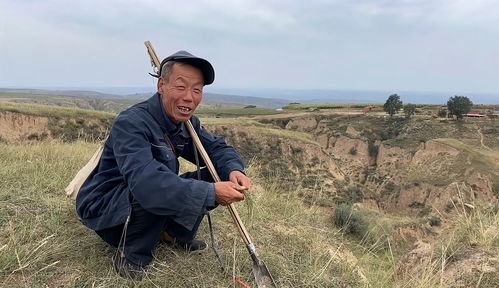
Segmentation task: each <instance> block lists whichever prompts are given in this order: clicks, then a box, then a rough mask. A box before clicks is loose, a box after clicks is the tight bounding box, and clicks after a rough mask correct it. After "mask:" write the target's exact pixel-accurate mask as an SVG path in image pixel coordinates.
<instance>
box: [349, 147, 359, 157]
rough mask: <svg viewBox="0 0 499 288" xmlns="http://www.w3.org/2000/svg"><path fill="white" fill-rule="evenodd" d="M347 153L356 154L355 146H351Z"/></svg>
mask: <svg viewBox="0 0 499 288" xmlns="http://www.w3.org/2000/svg"><path fill="white" fill-rule="evenodd" d="M348 153H350V154H351V155H354V156H355V155H357V147H355V146H354V147H352V148H350V151H348Z"/></svg>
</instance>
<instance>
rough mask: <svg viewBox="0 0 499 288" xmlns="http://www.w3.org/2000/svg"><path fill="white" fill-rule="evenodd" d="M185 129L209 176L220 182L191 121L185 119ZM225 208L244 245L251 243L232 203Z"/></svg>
mask: <svg viewBox="0 0 499 288" xmlns="http://www.w3.org/2000/svg"><path fill="white" fill-rule="evenodd" d="M185 124H186V126H187V130H189V134H191V137H192V140H193V141H194V144H195V145H196V148H197V149H198V151H199V153H200V154H201V158H203V160H204V163H205V164H206V167H207V168H208V170H209V171H210V174H211V177H213V179H214V180H215V182H220V181H221V180H220V176H218V173H217V170H216V169H215V166H214V165H213V162H211V159H210V156H209V155H208V153H206V150H205V149H204V147H203V144H202V143H201V140H200V139H199V137H198V135H197V133H196V131H195V130H194V126H192V123H191V121H190V120H189V121H187V122H186V123H185ZM227 208H229V212H230V216H232V220H234V223H235V224H236V227H237V229H238V230H239V233H240V234H241V237H242V238H243V240H244V243H245V244H246V245H249V244H251V243H252V242H251V238H250V236H249V234H248V231H246V228H245V227H244V225H243V222H242V221H241V218H240V217H239V214H238V213H237V210H236V207H234V204H232V203H231V204H229V205H227Z"/></svg>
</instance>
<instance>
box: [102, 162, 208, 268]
mask: <svg viewBox="0 0 499 288" xmlns="http://www.w3.org/2000/svg"><path fill="white" fill-rule="evenodd" d="M201 172H202V173H201V179H206V180H208V181H210V182H213V179H212V178H211V176H210V175H209V174H208V173H207V172H208V171H206V169H201ZM194 175H195V173H192V172H191V173H186V174H184V175H182V177H185V178H194ZM131 207H132V212H131V215H130V219H129V222H128V225H127V224H126V223H125V224H121V225H118V226H115V227H111V228H108V229H104V230H99V231H95V232H96V233H97V234H98V235H99V236H100V237H101V238H102V239H103V240H104V241H106V242H107V243H109V244H110V245H112V246H114V247H118V248H120V249H122V250H123V251H124V253H125V257H126V259H127V260H129V261H131V262H132V263H134V264H136V265H140V266H145V265H147V264H149V263H150V262H151V261H152V259H153V257H152V252H153V250H154V247H155V246H156V244H157V243H158V241H159V240H160V235H161V232H163V231H165V232H167V233H168V234H169V235H170V236H172V237H174V238H176V240H178V241H181V242H188V241H190V240H192V239H194V237H196V233H197V231H198V228H199V225H200V224H201V221H202V220H203V217H204V214H202V215H199V217H198V219H197V221H196V224H195V225H194V228H193V229H192V230H187V229H186V228H185V227H183V226H182V225H179V224H177V223H176V222H174V221H173V220H172V219H171V218H169V217H166V216H161V215H156V214H152V213H150V212H148V211H146V210H145V209H144V208H143V207H142V206H140V204H139V203H138V202H137V201H136V200H135V199H131ZM120 242H121V243H120Z"/></svg>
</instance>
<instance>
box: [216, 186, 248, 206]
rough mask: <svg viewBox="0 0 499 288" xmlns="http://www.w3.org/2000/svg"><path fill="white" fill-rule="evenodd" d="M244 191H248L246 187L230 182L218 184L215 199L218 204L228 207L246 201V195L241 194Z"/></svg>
mask: <svg viewBox="0 0 499 288" xmlns="http://www.w3.org/2000/svg"><path fill="white" fill-rule="evenodd" d="M244 190H246V187H244V186H240V185H239V184H234V183H232V182H230V181H224V182H216V183H215V198H216V201H217V203H218V204H220V205H223V206H226V205H229V204H232V203H234V202H237V201H241V200H244V194H243V193H241V192H240V191H244Z"/></svg>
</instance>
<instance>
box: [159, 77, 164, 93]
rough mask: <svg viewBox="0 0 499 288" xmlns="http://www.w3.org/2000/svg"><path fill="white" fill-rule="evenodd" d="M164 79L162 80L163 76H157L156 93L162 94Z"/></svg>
mask: <svg viewBox="0 0 499 288" xmlns="http://www.w3.org/2000/svg"><path fill="white" fill-rule="evenodd" d="M164 81H165V80H163V77H159V78H158V93H159V94H161V95H163V92H164V91H163V86H164V85H163V84H164Z"/></svg>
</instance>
